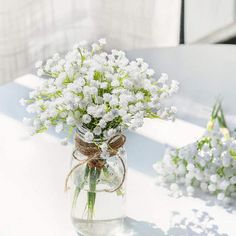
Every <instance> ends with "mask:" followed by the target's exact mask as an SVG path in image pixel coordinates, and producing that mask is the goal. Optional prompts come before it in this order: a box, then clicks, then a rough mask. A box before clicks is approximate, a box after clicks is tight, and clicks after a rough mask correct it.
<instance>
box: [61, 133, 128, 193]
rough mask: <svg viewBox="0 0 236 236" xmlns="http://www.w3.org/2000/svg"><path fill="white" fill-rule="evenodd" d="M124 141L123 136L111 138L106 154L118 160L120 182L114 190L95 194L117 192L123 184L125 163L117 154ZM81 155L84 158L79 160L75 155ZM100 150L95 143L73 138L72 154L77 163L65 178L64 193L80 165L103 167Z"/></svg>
mask: <svg viewBox="0 0 236 236" xmlns="http://www.w3.org/2000/svg"><path fill="white" fill-rule="evenodd" d="M125 141H126V137H125V136H124V135H123V134H118V135H115V136H113V137H112V138H111V139H109V141H108V142H107V146H108V150H107V151H108V153H109V156H110V157H111V156H114V157H116V158H118V159H119V160H120V162H121V164H122V168H123V176H122V180H121V182H120V183H119V184H118V185H117V186H116V187H115V188H114V189H102V190H96V192H102V191H104V192H115V191H116V190H118V189H119V188H120V187H121V186H122V185H123V183H124V180H125V176H126V167H125V163H124V161H123V159H122V157H121V156H120V155H119V154H118V150H119V148H121V147H123V146H124V144H125ZM78 152H79V153H81V154H82V155H84V156H85V157H86V158H84V159H82V160H80V159H78V157H77V155H76V153H78ZM101 154H102V150H101V148H100V147H99V146H97V145H96V144H95V143H87V142H85V141H84V140H82V139H81V138H80V137H79V136H78V135H76V136H75V150H74V151H73V153H72V156H73V158H74V159H75V160H76V161H77V162H78V164H76V165H75V166H74V167H73V168H72V169H71V170H70V172H69V173H68V175H67V177H66V182H65V191H67V190H68V189H69V187H68V182H69V179H70V177H71V175H72V174H73V173H74V171H75V170H76V169H78V168H79V167H80V166H81V165H84V164H88V165H89V167H90V168H98V169H102V168H103V166H104V165H105V160H104V159H102V158H101Z"/></svg>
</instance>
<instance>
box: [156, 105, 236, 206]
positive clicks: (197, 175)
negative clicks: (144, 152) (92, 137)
mask: <svg viewBox="0 0 236 236" xmlns="http://www.w3.org/2000/svg"><path fill="white" fill-rule="evenodd" d="M154 169H155V170H156V172H157V174H158V177H157V181H158V183H160V184H164V185H166V184H167V185H169V186H170V189H171V191H172V193H173V194H174V195H177V196H178V195H179V194H182V193H181V190H180V188H179V185H184V186H185V187H186V190H187V192H188V193H189V194H190V195H192V194H194V192H195V189H201V190H202V191H203V192H208V193H210V194H214V195H217V198H218V200H220V201H223V202H226V203H228V202H230V201H231V199H232V198H236V138H235V137H234V136H233V135H232V132H230V130H229V129H228V127H227V124H226V121H225V117H224V113H223V110H222V106H221V103H219V102H217V103H216V104H215V106H214V108H213V111H212V114H211V118H210V120H209V122H208V124H207V129H206V132H205V134H204V135H203V137H202V138H200V139H199V140H198V141H197V142H195V143H192V144H189V145H187V146H184V147H182V148H177V149H173V148H169V149H167V151H166V153H165V155H164V157H163V160H162V161H160V162H157V163H156V164H155V165H154Z"/></svg>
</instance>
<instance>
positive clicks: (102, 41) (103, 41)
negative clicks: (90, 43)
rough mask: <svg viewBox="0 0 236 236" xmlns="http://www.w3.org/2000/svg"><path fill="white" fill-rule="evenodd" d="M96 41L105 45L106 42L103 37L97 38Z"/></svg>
mask: <svg viewBox="0 0 236 236" xmlns="http://www.w3.org/2000/svg"><path fill="white" fill-rule="evenodd" d="M98 42H99V43H100V45H105V44H106V43H107V41H106V39H104V38H102V39H99V40H98Z"/></svg>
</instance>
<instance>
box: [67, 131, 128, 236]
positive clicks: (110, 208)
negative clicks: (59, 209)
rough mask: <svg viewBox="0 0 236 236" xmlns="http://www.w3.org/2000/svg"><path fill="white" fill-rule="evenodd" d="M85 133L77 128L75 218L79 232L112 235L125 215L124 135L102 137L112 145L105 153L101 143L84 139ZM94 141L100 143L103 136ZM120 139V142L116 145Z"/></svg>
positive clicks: (72, 177) (72, 175)
mask: <svg viewBox="0 0 236 236" xmlns="http://www.w3.org/2000/svg"><path fill="white" fill-rule="evenodd" d="M84 133H85V132H84V130H77V133H76V136H75V147H76V148H75V150H74V152H73V155H72V161H71V167H72V169H71V172H70V181H69V187H70V189H69V191H70V195H71V217H72V222H73V225H74V227H75V229H76V231H77V233H78V234H79V235H90V236H104V235H106V236H109V235H113V234H114V232H116V231H119V230H120V228H121V227H122V225H123V219H124V217H125V177H126V158H127V157H126V152H125V148H124V146H123V145H122V143H123V144H124V142H125V139H124V138H125V137H124V136H123V135H116V137H114V138H112V140H110V141H103V142H105V143H107V144H108V146H109V147H112V146H113V148H111V149H110V151H108V152H107V154H106V155H105V156H103V153H102V152H101V149H100V148H98V146H96V145H95V144H94V143H86V142H85V141H84ZM121 139H123V140H121ZM94 141H95V142H96V143H99V142H100V143H101V140H94ZM119 141H120V145H116V146H115V145H114V144H115V143H116V144H117V143H119ZM114 147H115V148H114ZM117 147H119V148H117Z"/></svg>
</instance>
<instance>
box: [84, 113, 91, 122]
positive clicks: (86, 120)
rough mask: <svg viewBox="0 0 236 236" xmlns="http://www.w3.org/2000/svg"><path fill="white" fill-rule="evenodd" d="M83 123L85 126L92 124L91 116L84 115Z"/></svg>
mask: <svg viewBox="0 0 236 236" xmlns="http://www.w3.org/2000/svg"><path fill="white" fill-rule="evenodd" d="M82 121H83V123H85V124H88V123H90V121H91V116H90V115H87V114H85V115H83V116H82Z"/></svg>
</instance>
